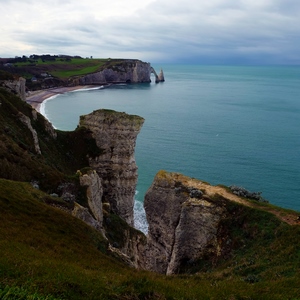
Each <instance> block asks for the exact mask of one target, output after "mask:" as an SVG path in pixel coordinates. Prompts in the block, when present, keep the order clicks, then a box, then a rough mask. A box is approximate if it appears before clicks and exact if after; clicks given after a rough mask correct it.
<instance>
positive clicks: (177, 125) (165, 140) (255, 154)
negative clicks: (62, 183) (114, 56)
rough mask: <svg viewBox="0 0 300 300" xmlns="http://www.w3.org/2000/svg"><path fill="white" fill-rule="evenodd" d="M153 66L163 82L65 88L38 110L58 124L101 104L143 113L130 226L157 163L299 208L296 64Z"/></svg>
mask: <svg viewBox="0 0 300 300" xmlns="http://www.w3.org/2000/svg"><path fill="white" fill-rule="evenodd" d="M160 67H163V70H164V73H165V79H166V81H165V82H164V83H160V84H155V83H154V82H153V83H151V84H135V85H115V86H111V87H109V88H105V89H94V90H89V91H77V92H71V93H66V94H63V95H61V96H58V97H56V98H55V99H52V101H47V102H46V103H45V105H44V108H43V110H44V113H45V114H46V116H47V118H48V119H49V120H50V121H51V122H52V123H53V125H54V126H55V127H56V128H59V129H62V130H73V129H74V128H75V127H76V126H77V124H78V120H79V116H80V115H83V114H87V113H90V112H91V111H93V110H96V109H100V108H109V109H114V110H118V111H125V112H127V113H129V114H137V115H140V116H142V117H144V118H145V124H144V126H143V128H142V130H141V133H140V134H139V136H138V139H137V145H136V161H137V165H138V168H139V181H138V186H137V195H136V200H137V202H136V225H137V227H138V228H140V229H142V230H144V231H146V222H145V220H144V216H143V214H142V204H141V203H142V202H143V197H144V194H145V192H146V190H147V189H148V188H149V186H150V185H151V182H152V180H153V177H154V176H155V174H156V173H157V171H159V170H160V169H165V170H167V171H176V172H181V173H183V174H185V175H188V176H190V177H195V178H198V179H200V180H204V181H207V182H209V183H211V184H214V185H215V184H225V185H232V184H235V185H238V186H243V187H244V188H246V189H248V190H250V191H261V192H262V196H263V197H264V198H266V199H268V200H269V201H270V202H271V203H272V204H275V205H279V206H282V207H286V208H292V209H295V210H298V211H300V67H257V66H255V67H250V66H247V67H241V66H233V67H231V66H191V65H162V66H154V68H156V69H157V70H159V68H160ZM153 81H154V80H153Z"/></svg>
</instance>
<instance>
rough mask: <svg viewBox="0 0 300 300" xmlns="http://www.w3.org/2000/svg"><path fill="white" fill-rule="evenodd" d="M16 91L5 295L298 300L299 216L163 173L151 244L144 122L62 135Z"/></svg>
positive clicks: (3, 244)
mask: <svg viewBox="0 0 300 300" xmlns="http://www.w3.org/2000/svg"><path fill="white" fill-rule="evenodd" d="M134 69H135V70H136V71H137V73H134V72H132V70H133V69H132V68H131V67H130V68H129V67H128V70H127V71H126V72H124V73H126V74H124V76H125V77H124V78H126V76H129V77H130V76H131V77H130V78H142V77H140V76H139V74H141V76H143V75H142V74H144V73H143V72H144V71H143V70H145V69H144V68H141V71H140V73H139V71H138V70H140V69H139V68H135V67H134ZM122 76H123V75H122ZM135 76H136V77H135ZM129 77H128V78H129ZM98 78H100V77H98ZM10 80H11V81H14V80H13V79H10ZM16 86H17V85H13V86H11V87H10V88H5V89H4V88H0V254H1V255H0V299H41V300H44V299H174V300H175V299H272V300H273V299H295V300H296V299H300V298H299V294H300V293H299V282H300V272H299V265H300V256H299V249H300V240H299V236H300V226H299V225H298V224H299V223H298V214H297V212H294V211H291V210H286V209H282V208H279V207H275V206H272V205H271V204H269V203H266V202H264V200H263V199H262V198H260V196H259V195H257V194H256V193H250V192H249V193H248V192H246V191H244V190H243V189H237V188H236V187H231V188H229V187H224V186H211V185H209V184H208V183H206V182H204V181H201V180H198V179H192V178H189V177H187V176H185V175H182V174H177V173H169V172H166V171H160V172H158V174H157V175H156V176H155V178H154V180H153V183H152V185H151V187H149V190H148V192H147V194H146V196H145V210H146V214H147V220H148V223H149V233H148V235H147V236H145V235H144V234H143V233H142V232H139V231H138V230H136V229H134V228H133V227H132V223H133V193H134V191H135V185H136V181H137V166H136V163H135V159H134V148H135V141H136V137H137V134H138V133H139V131H140V130H141V129H142V125H143V122H144V120H143V118H141V117H139V116H132V115H128V114H125V113H119V112H115V111H111V110H97V111H94V112H91V113H90V114H88V115H86V116H82V117H81V118H80V120H79V124H78V127H77V128H76V129H75V130H74V131H70V132H63V131H60V130H55V129H54V128H53V127H52V125H51V124H50V123H49V122H48V121H47V120H46V119H45V118H44V117H43V116H42V115H41V114H39V113H38V112H37V111H36V110H35V109H33V108H32V107H31V106H30V105H28V104H27V103H26V102H25V101H23V100H21V99H20V97H19V96H18V95H17V94H18V93H17V91H16V90H15V94H16V95H15V94H13V93H12V92H10V91H9V90H13V89H16ZM248 196H249V197H250V198H251V199H249V197H248ZM270 200H271V199H270Z"/></svg>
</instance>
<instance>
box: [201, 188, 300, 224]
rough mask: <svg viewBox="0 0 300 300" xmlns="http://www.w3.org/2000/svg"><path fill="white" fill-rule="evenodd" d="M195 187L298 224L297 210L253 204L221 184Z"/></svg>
mask: <svg viewBox="0 0 300 300" xmlns="http://www.w3.org/2000/svg"><path fill="white" fill-rule="evenodd" d="M197 187H198V188H200V189H203V190H205V192H206V194H207V195H209V196H213V195H215V194H219V195H220V196H222V197H224V198H226V199H229V200H231V201H234V202H237V203H240V204H243V205H245V206H248V207H252V208H256V209H260V210H264V211H267V212H269V213H272V214H274V215H275V216H276V217H277V218H278V219H280V220H281V221H283V222H285V223H287V224H289V225H300V219H299V214H297V212H291V211H286V210H284V209H281V208H278V209H277V208H275V207H268V206H263V205H259V204H255V203H253V202H250V201H247V200H246V199H243V198H241V197H239V196H237V195H234V194H232V193H230V192H228V191H227V190H226V189H225V188H223V187H221V186H212V185H209V184H206V183H198V184H197Z"/></svg>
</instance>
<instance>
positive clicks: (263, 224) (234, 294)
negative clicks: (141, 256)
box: [0, 179, 300, 299]
mask: <svg viewBox="0 0 300 300" xmlns="http://www.w3.org/2000/svg"><path fill="white" fill-rule="evenodd" d="M0 190H1V195H0V254H1V255H0V295H2V297H3V294H5V293H8V292H9V293H10V294H11V295H18V294H19V295H25V296H26V297H28V298H26V297H25V296H24V298H21V299H54V298H55V299H300V297H299V295H300V285H299V284H300V274H299V263H300V250H299V249H300V242H299V236H300V228H299V226H294V227H291V226H289V225H286V224H284V223H281V222H279V221H278V220H277V219H276V218H274V216H273V215H271V214H268V213H265V212H261V211H258V210H253V209H249V208H245V207H239V206H235V205H234V206H233V207H232V212H234V213H238V214H239V216H238V217H237V219H236V220H235V221H234V222H233V221H232V220H228V223H226V224H224V229H225V228H227V229H230V230H232V229H234V228H235V230H234V236H232V238H233V239H234V243H235V246H236V248H237V250H236V251H234V253H232V254H231V255H230V256H229V257H227V258H226V259H223V260H221V261H218V262H217V261H214V262H212V261H210V260H209V258H208V260H207V261H202V262H193V263H191V265H192V266H191V268H189V270H188V271H189V272H192V271H197V273H196V274H194V275H191V274H186V275H178V276H169V277H167V276H162V275H156V274H153V273H149V272H145V271H136V270H134V269H131V268H129V267H127V266H125V265H123V264H122V263H121V262H119V261H118V260H117V259H115V258H113V257H111V256H109V255H108V254H107V250H106V249H107V247H106V246H107V242H106V241H105V240H104V239H103V237H101V235H100V234H99V233H98V232H96V231H94V230H93V229H91V228H89V227H88V226H87V225H85V224H84V223H83V222H81V221H80V220H77V219H75V218H73V217H72V216H70V215H69V214H67V213H65V212H62V211H60V210H58V209H56V208H53V207H50V206H48V205H46V204H45V203H44V202H45V197H49V196H48V195H45V194H44V193H43V192H41V191H39V190H36V189H34V188H32V187H31V185H30V184H28V183H20V182H14V181H7V180H3V179H1V180H0ZM236 221H237V222H238V223H240V225H241V227H237V224H236ZM233 226H234V228H232V227H233ZM193 268H195V269H194V270H193ZM196 269H197V270H196ZM1 293H2V294H1ZM30 295H31V296H35V297H36V298H29V296H30ZM46 296H47V297H48V298H46ZM50 296H51V297H52V298H51V297H50ZM2 299H20V298H13V296H8V297H7V298H2Z"/></svg>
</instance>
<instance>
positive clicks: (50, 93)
mask: <svg viewBox="0 0 300 300" xmlns="http://www.w3.org/2000/svg"><path fill="white" fill-rule="evenodd" d="M90 88H91V86H82V85H80V86H72V87H56V88H50V89H45V90H38V91H31V92H29V93H28V96H27V97H26V102H27V103H28V104H30V105H31V106H32V107H33V108H35V109H36V110H37V111H38V112H40V109H41V104H42V103H43V101H45V100H46V99H49V98H51V97H54V96H57V95H59V94H64V93H68V92H72V91H75V90H84V89H90ZM93 88H95V86H93Z"/></svg>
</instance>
